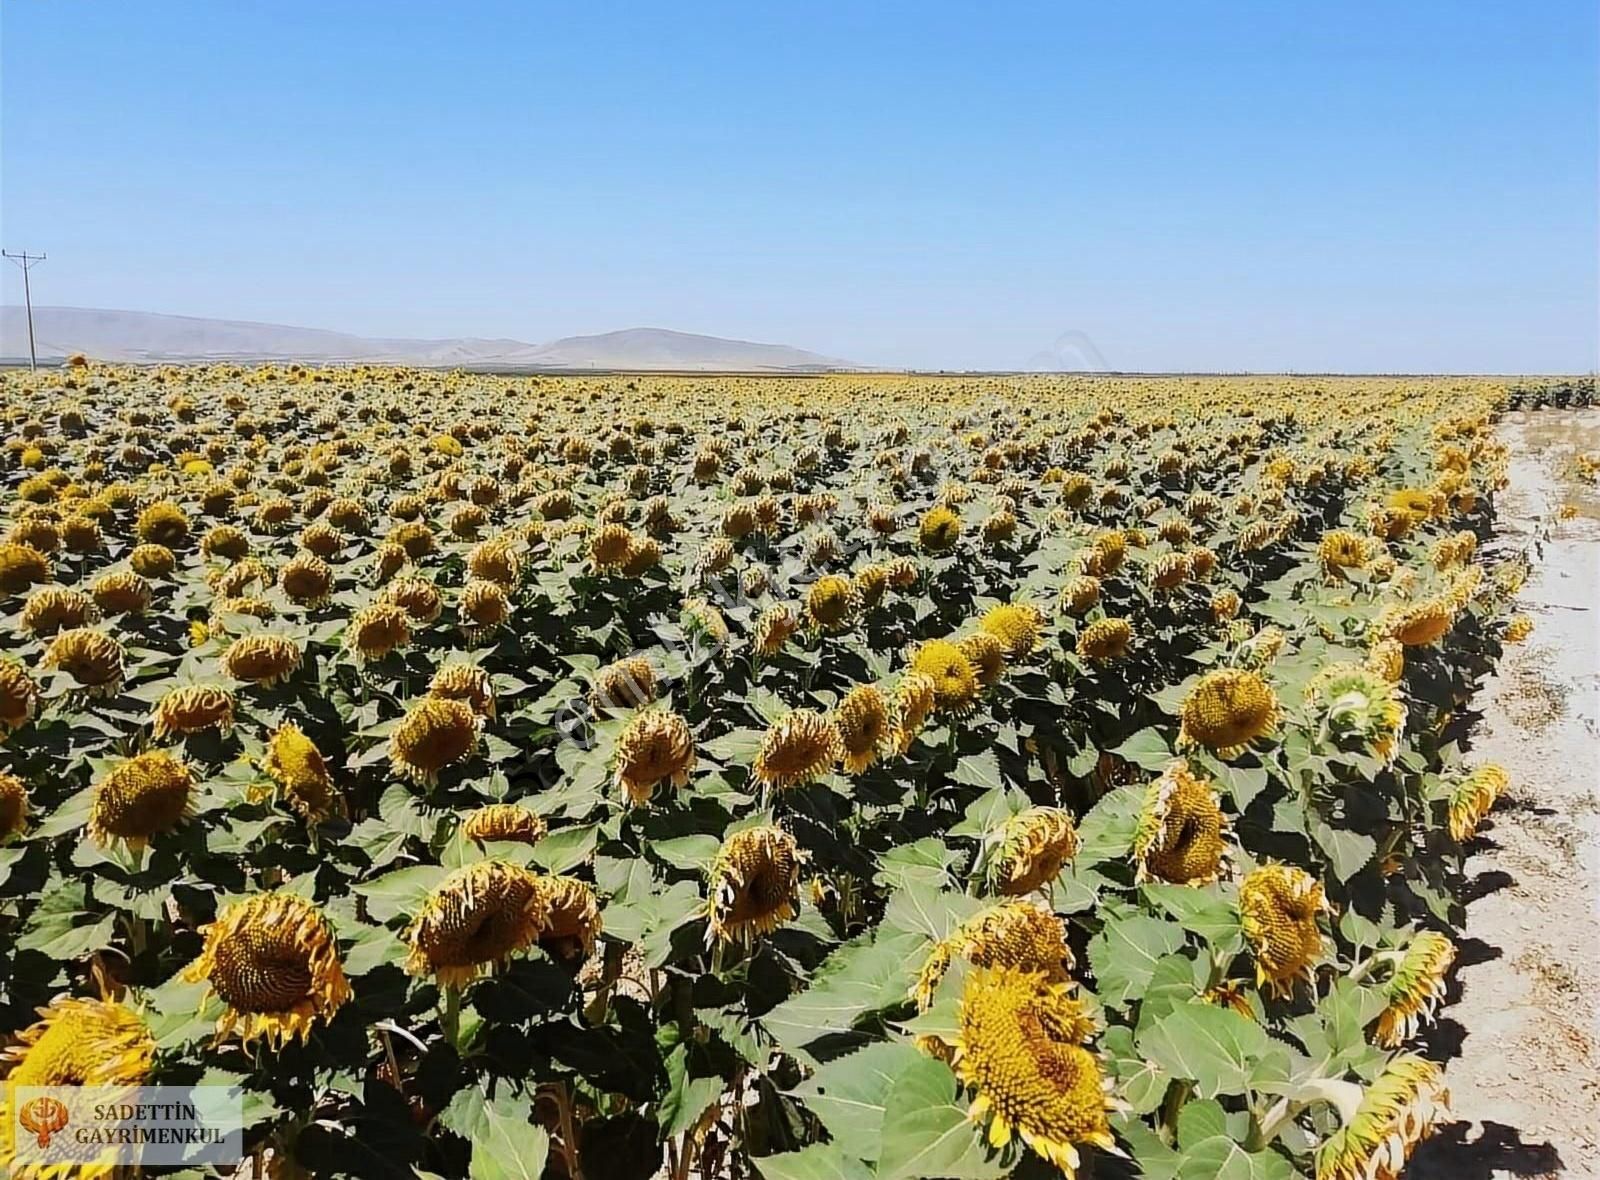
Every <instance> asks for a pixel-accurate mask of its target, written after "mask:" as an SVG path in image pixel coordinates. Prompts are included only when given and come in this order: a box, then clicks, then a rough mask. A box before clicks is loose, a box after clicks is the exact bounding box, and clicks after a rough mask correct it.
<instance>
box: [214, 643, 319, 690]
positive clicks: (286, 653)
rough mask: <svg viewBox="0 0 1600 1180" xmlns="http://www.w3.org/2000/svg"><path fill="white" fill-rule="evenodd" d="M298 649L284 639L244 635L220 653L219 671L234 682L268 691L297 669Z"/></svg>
mask: <svg viewBox="0 0 1600 1180" xmlns="http://www.w3.org/2000/svg"><path fill="white" fill-rule="evenodd" d="M300 660H301V653H300V645H299V644H297V643H295V642H294V640H292V639H289V638H287V637H285V636H283V635H245V636H242V637H241V638H239V639H235V640H234V641H233V642H232V643H230V644H229V645H228V649H227V650H226V651H224V652H223V653H222V670H223V671H224V672H226V673H227V674H228V675H229V676H232V677H233V678H234V679H235V680H243V681H246V682H247V683H250V684H257V685H260V686H261V687H263V688H271V687H272V686H273V685H274V684H278V683H280V682H282V681H284V680H287V679H288V678H289V677H290V676H291V675H293V673H294V670H295V669H296V668H298V667H299V666H300Z"/></svg>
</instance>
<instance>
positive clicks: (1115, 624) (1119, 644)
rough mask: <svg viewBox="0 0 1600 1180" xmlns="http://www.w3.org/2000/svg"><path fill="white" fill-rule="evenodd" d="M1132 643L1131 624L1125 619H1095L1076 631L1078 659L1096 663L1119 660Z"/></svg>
mask: <svg viewBox="0 0 1600 1180" xmlns="http://www.w3.org/2000/svg"><path fill="white" fill-rule="evenodd" d="M1132 644H1133V624H1132V623H1130V622H1128V620H1127V619H1096V620H1095V621H1094V622H1092V623H1090V624H1089V625H1088V626H1087V627H1085V628H1084V629H1083V630H1082V631H1080V632H1079V633H1078V644H1077V649H1076V650H1077V653H1078V658H1079V659H1084V660H1093V661H1094V662H1095V663H1097V664H1106V663H1110V662H1111V661H1112V660H1120V659H1122V658H1123V657H1124V656H1126V655H1127V654H1128V648H1129V647H1130V646H1131V645H1132Z"/></svg>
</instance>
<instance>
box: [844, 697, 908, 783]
mask: <svg viewBox="0 0 1600 1180" xmlns="http://www.w3.org/2000/svg"><path fill="white" fill-rule="evenodd" d="M833 722H834V725H835V726H836V727H837V728H838V731H839V739H840V742H841V744H842V748H843V751H844V769H845V773H846V774H860V773H861V772H862V771H863V770H866V769H867V767H869V766H871V765H872V764H873V763H874V762H876V761H877V760H878V756H879V755H880V754H881V753H883V751H884V750H885V749H887V748H888V747H889V745H890V744H891V742H892V741H893V738H894V722H893V721H892V720H891V719H890V716H889V703H888V701H886V700H885V699H884V696H883V693H882V692H881V691H879V689H878V687H877V686H876V685H873V684H858V685H857V686H856V687H855V688H853V689H851V690H850V691H849V692H848V693H846V694H845V698H844V700H842V701H840V702H839V705H838V707H837V708H836V709H835V710H834V711H833Z"/></svg>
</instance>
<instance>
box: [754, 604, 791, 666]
mask: <svg viewBox="0 0 1600 1180" xmlns="http://www.w3.org/2000/svg"><path fill="white" fill-rule="evenodd" d="M799 629H800V618H799V616H798V615H797V614H796V613H795V610H794V608H793V607H791V606H786V605H784V604H783V603H776V604H774V605H772V606H769V607H767V609H766V610H764V611H762V612H761V615H760V617H759V618H757V619H756V625H755V632H754V641H755V645H756V652H757V654H758V655H761V656H763V657H771V656H775V655H777V654H778V652H780V651H782V650H783V645H784V644H785V643H788V642H789V637H790V636H791V635H793V634H794V633H795V632H796V631H798V630H799Z"/></svg>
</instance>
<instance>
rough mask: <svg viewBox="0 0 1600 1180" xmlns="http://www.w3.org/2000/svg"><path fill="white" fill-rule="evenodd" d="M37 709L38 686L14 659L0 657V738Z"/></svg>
mask: <svg viewBox="0 0 1600 1180" xmlns="http://www.w3.org/2000/svg"><path fill="white" fill-rule="evenodd" d="M38 711H39V686H38V685H36V684H35V683H34V682H33V677H31V676H29V675H28V670H27V669H26V668H24V667H23V666H22V665H21V664H19V663H17V662H15V661H14V660H8V659H4V658H0V738H4V737H5V736H6V735H7V734H8V733H10V732H11V731H12V730H16V729H21V728H22V727H23V726H24V725H26V724H28V722H30V721H32V720H33V717H34V714H35V713H37V712H38Z"/></svg>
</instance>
